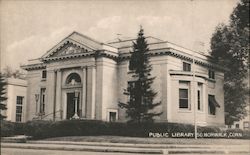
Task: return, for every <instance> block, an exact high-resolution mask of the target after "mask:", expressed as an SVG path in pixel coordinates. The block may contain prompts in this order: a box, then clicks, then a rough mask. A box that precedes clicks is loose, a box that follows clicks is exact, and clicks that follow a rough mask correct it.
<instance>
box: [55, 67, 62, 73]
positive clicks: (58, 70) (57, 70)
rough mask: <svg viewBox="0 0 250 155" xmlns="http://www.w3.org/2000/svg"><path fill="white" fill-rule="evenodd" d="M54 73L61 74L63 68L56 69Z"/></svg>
mask: <svg viewBox="0 0 250 155" xmlns="http://www.w3.org/2000/svg"><path fill="white" fill-rule="evenodd" d="M54 71H55V72H61V71H62V69H61V68H56V69H54Z"/></svg>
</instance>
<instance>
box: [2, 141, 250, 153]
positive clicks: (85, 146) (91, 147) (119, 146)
mask: <svg viewBox="0 0 250 155" xmlns="http://www.w3.org/2000/svg"><path fill="white" fill-rule="evenodd" d="M1 145H2V147H3V148H23V149H45V150H65V151H69V150H70V151H72V150H75V151H93V152H120V153H138V154H139V153H141V154H183V153H186V154H194V153H213V154H240V153H250V146H249V145H188V144H185V145H180V144H132V143H107V142H70V141H27V142H26V143H2V144H1Z"/></svg>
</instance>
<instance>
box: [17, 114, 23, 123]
mask: <svg viewBox="0 0 250 155" xmlns="http://www.w3.org/2000/svg"><path fill="white" fill-rule="evenodd" d="M21 121H22V115H21V114H16V122H21Z"/></svg>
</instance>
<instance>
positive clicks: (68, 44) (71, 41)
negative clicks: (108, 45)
mask: <svg viewBox="0 0 250 155" xmlns="http://www.w3.org/2000/svg"><path fill="white" fill-rule="evenodd" d="M101 48H102V43H100V42H97V41H95V40H93V39H91V38H89V37H87V36H84V35H82V34H79V33H77V32H73V33H72V34H70V35H69V36H68V37H66V38H65V39H63V40H62V41H61V42H59V43H58V44H57V45H55V46H54V47H53V48H51V49H50V50H49V51H48V52H47V53H45V54H44V55H43V56H42V59H47V58H50V57H60V56H64V55H72V54H80V53H87V52H90V51H95V50H99V49H101Z"/></svg>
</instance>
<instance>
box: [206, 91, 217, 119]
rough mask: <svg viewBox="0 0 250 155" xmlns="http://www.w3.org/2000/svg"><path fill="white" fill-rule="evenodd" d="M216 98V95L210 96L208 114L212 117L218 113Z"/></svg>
mask: <svg viewBox="0 0 250 155" xmlns="http://www.w3.org/2000/svg"><path fill="white" fill-rule="evenodd" d="M214 98H215V97H214V95H208V113H209V114H210V115H215V113H216V107H215V103H213V102H214V101H213V99H214Z"/></svg>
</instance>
